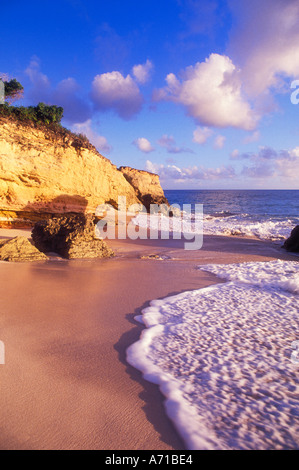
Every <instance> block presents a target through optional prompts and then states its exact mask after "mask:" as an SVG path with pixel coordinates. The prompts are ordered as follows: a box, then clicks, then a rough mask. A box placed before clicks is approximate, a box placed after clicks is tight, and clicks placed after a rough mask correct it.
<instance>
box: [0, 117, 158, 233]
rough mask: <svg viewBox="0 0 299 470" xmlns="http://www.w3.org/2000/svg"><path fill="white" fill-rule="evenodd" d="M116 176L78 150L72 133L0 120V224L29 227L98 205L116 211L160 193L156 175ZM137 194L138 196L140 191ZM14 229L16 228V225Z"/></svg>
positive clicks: (91, 151) (103, 161) (106, 163)
mask: <svg viewBox="0 0 299 470" xmlns="http://www.w3.org/2000/svg"><path fill="white" fill-rule="evenodd" d="M130 172H132V175H133V177H132V178H128V175H127V172H125V171H123V170H122V171H121V170H118V169H117V168H116V166H115V165H113V164H112V163H111V162H110V160H108V159H107V158H105V157H103V156H102V155H100V154H99V153H98V152H97V151H96V149H95V148H93V147H92V146H91V145H88V146H87V147H85V146H81V145H80V144H78V142H77V140H76V138H75V137H74V135H72V134H71V133H68V134H67V133H66V134H65V135H62V134H60V133H57V132H55V131H54V130H51V129H50V128H47V127H44V128H43V127H35V126H33V125H32V126H30V125H28V124H27V125H25V124H24V125H23V124H21V123H19V122H16V121H13V120H9V119H7V118H0V223H2V225H6V226H7V225H9V224H10V223H13V222H15V224H16V222H17V221H19V223H20V225H24V223H23V222H24V220H28V221H30V222H32V221H36V220H39V219H42V218H46V217H47V216H49V215H53V214H55V215H59V214H63V213H67V212H75V213H82V212H87V213H92V212H94V211H95V209H96V207H97V206H98V205H99V204H103V203H109V204H111V205H113V206H114V207H117V202H118V196H126V198H127V204H128V205H131V204H136V203H140V202H142V199H140V196H142V195H144V194H151V197H152V201H153V202H154V201H156V202H157V203H158V202H159V201H160V199H161V196H162V195H163V197H164V193H163V190H162V188H161V186H160V183H159V181H158V180H159V178H158V176H156V175H151V174H149V173H147V172H144V171H138V170H131V169H130ZM138 188H139V190H138ZM15 224H14V225H15Z"/></svg>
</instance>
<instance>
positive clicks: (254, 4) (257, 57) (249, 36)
mask: <svg viewBox="0 0 299 470" xmlns="http://www.w3.org/2000/svg"><path fill="white" fill-rule="evenodd" d="M229 5H230V7H231V11H232V13H233V15H234V18H235V20H236V21H233V24H234V25H236V26H235V27H234V29H233V32H232V34H231V42H230V46H229V49H228V50H229V54H230V56H231V57H233V58H234V60H236V61H237V63H238V64H239V65H240V66H241V68H242V80H243V83H244V85H245V86H246V91H247V92H248V93H250V94H251V95H253V96H256V95H259V94H262V93H264V92H265V91H267V90H268V89H269V88H271V87H272V88H275V89H279V88H281V87H282V85H283V81H282V79H283V77H294V78H297V77H298V76H299V28H298V23H299V2H298V0H263V1H262V2H261V1H260V0H251V1H250V2H247V1H246V2H245V1H240V0H229Z"/></svg>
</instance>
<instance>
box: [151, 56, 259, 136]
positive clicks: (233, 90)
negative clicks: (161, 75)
mask: <svg viewBox="0 0 299 470" xmlns="http://www.w3.org/2000/svg"><path fill="white" fill-rule="evenodd" d="M166 82H167V86H166V87H164V88H163V89H160V90H156V91H155V92H154V94H153V99H154V100H156V101H160V100H168V101H173V102H174V103H178V104H181V105H183V106H184V107H185V108H186V111H187V113H188V115H190V116H192V117H193V118H194V119H195V120H196V121H197V122H199V123H200V124H201V125H204V126H214V127H236V128H242V129H246V130H253V129H254V128H255V127H256V124H257V121H258V116H257V115H256V114H255V112H254V111H253V109H252V108H251V106H250V104H249V102H248V101H247V100H246V99H245V98H244V96H243V94H242V90H241V78H240V70H238V69H237V67H236V66H235V65H234V64H233V62H232V61H231V59H230V58H229V57H227V56H224V55H219V54H211V55H210V57H209V58H208V59H206V60H205V62H198V63H197V64H195V66H190V67H188V68H187V69H185V71H184V72H183V73H182V80H181V81H180V80H179V79H178V78H177V77H176V76H175V75H174V74H173V73H171V74H169V75H167V77H166Z"/></svg>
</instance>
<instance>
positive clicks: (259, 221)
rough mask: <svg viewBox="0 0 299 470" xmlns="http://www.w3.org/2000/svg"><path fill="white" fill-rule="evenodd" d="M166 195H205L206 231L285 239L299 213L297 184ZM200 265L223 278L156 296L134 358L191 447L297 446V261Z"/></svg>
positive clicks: (195, 198)
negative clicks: (279, 188)
mask: <svg viewBox="0 0 299 470" xmlns="http://www.w3.org/2000/svg"><path fill="white" fill-rule="evenodd" d="M165 195H166V197H167V198H168V200H169V202H170V203H171V204H179V205H180V206H182V205H183V204H196V203H198V204H203V206H204V233H207V234H209V233H211V234H218V235H250V236H257V237H259V238H261V239H268V240H274V241H275V240H276V241H277V240H279V243H280V244H281V241H282V240H283V239H285V238H286V237H288V236H289V234H290V232H291V229H292V228H293V227H294V226H295V225H296V224H298V223H299V218H298V215H299V199H298V196H299V191H245V190H244V191H165ZM139 223H140V225H144V224H146V223H148V218H144V217H143V218H142V217H141V218H140V219H139ZM274 243H275V242H274ZM197 269H200V270H203V271H208V272H210V273H213V274H215V275H216V276H218V277H219V279H222V280H223V279H224V280H225V281H226V282H225V283H223V282H221V283H219V284H216V285H213V286H211V287H208V288H203V289H198V290H194V291H190V292H184V293H182V294H179V295H176V296H172V297H167V298H165V299H163V300H152V301H151V302H150V306H149V307H148V308H146V309H144V310H143V311H142V315H141V316H139V317H136V320H138V321H140V322H142V323H143V324H144V325H145V327H146V328H145V330H144V331H143V333H142V336H141V338H140V340H139V341H138V342H136V343H134V344H133V345H131V346H130V347H129V349H128V350H127V360H128V362H129V363H130V364H131V365H133V366H134V367H136V368H137V369H139V370H141V371H142V372H143V375H144V377H145V379H147V380H149V381H151V382H154V383H156V384H158V385H159V387H160V389H161V391H162V393H163V394H164V395H165V397H166V401H165V410H166V413H167V415H168V416H169V417H170V418H171V420H172V421H173V423H174V425H175V427H176V429H177V430H178V432H179V433H180V435H181V437H182V438H183V440H184V442H185V445H186V448H187V449H189V450H193V449H256V450H258V449H260V450H265V449H299V382H298V376H299V262H298V261H297V260H294V261H285V260H274V261H260V262H246V263H239V264H227V265H218V264H211V265H202V266H198V268H197Z"/></svg>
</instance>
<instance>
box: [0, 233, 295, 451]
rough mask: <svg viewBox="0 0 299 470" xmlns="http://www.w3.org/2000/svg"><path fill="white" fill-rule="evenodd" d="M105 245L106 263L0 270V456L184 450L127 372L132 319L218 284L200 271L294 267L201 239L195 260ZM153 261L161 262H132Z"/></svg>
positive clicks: (273, 254)
mask: <svg viewBox="0 0 299 470" xmlns="http://www.w3.org/2000/svg"><path fill="white" fill-rule="evenodd" d="M24 233H25V234H26V232H23V233H22V235H24ZM7 235H9V236H15V235H16V234H15V233H12V232H11V231H10V232H8V231H4V230H0V237H6V236H7ZM27 236H30V232H27ZM109 245H110V246H111V247H112V248H113V249H114V250H115V252H116V255H117V256H116V257H115V258H113V259H107V260H83V261H80V260H72V261H64V260H63V261H62V260H61V261H59V260H57V259H56V260H55V259H52V260H50V261H47V262H35V263H5V262H1V263H0V340H2V341H3V342H4V344H5V352H6V363H5V365H0V395H1V411H0V423H1V425H0V426H1V433H0V449H102V450H125V449H130V450H133V449H140V450H142V449H151V450H162V449H165V450H167V449H176V450H179V449H184V444H183V442H182V441H181V439H180V437H179V436H178V434H177V432H176V430H175V429H174V427H173V425H172V423H171V422H170V421H169V420H168V418H167V417H166V414H165V412H164V408H163V397H162V395H161V393H160V391H159V389H158V387H157V386H156V385H154V384H151V383H149V382H147V381H145V380H143V378H142V376H141V374H140V372H138V371H137V370H135V369H134V368H132V367H131V366H129V365H128V364H127V362H126V354H125V353H126V349H127V347H128V346H129V345H130V344H132V343H133V342H135V341H137V340H138V338H139V337H140V334H141V331H142V326H141V325H140V324H139V323H137V322H136V321H135V320H134V316H135V315H138V314H140V312H141V310H142V309H143V308H144V307H146V306H147V305H148V303H149V301H150V300H152V299H156V298H163V297H166V296H169V295H172V294H176V293H180V292H182V291H185V290H192V289H198V288H200V287H205V286H208V285H211V284H213V283H216V282H220V281H219V279H217V278H216V277H215V276H214V275H212V274H210V273H207V272H203V271H199V270H197V269H196V266H198V264H205V263H209V264H211V263H235V262H242V261H266V260H270V259H277V258H280V259H294V257H292V256H291V255H287V254H286V253H285V252H284V251H282V250H280V249H279V245H275V244H271V243H265V242H261V241H258V240H252V239H245V238H244V239H240V238H226V237H216V236H209V237H205V239H204V245H203V248H202V249H201V250H199V251H196V252H193V251H186V250H184V249H183V245H182V242H181V241H172V240H163V241H161V240H137V241H131V240H125V241H117V240H115V241H110V242H109ZM152 254H159V255H162V256H164V257H165V258H166V259H165V260H155V259H140V257H141V256H147V255H152Z"/></svg>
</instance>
